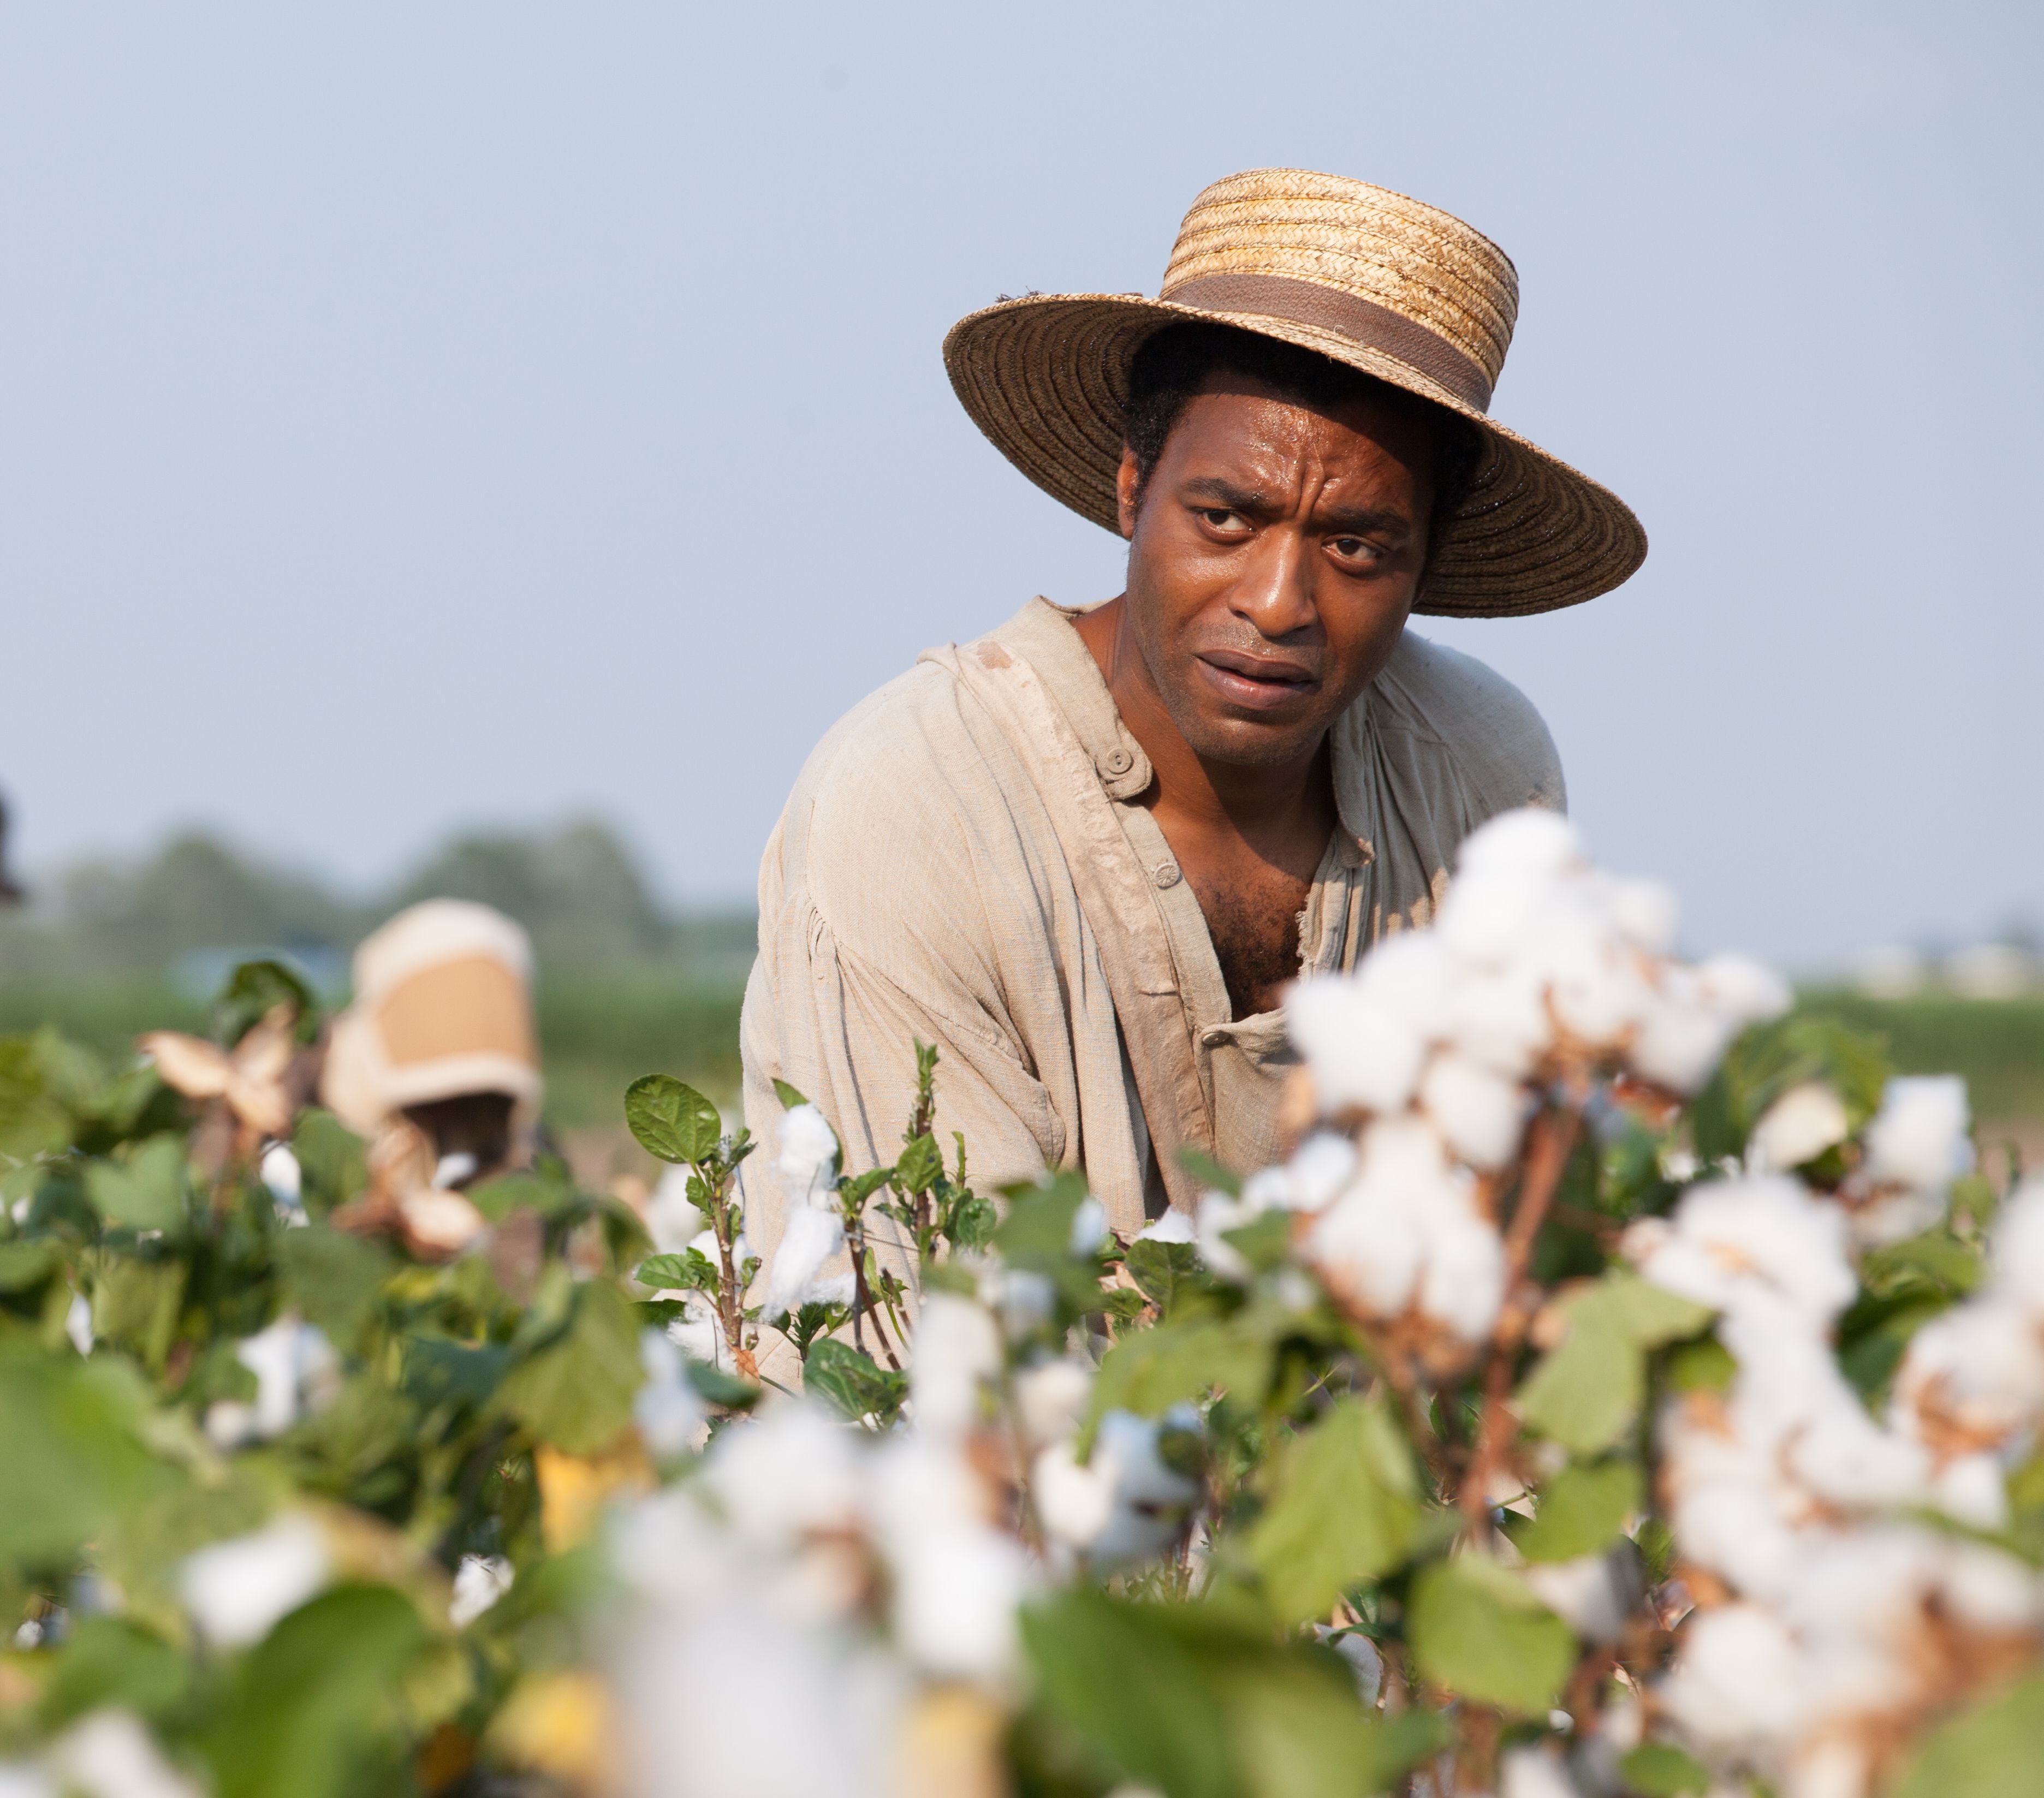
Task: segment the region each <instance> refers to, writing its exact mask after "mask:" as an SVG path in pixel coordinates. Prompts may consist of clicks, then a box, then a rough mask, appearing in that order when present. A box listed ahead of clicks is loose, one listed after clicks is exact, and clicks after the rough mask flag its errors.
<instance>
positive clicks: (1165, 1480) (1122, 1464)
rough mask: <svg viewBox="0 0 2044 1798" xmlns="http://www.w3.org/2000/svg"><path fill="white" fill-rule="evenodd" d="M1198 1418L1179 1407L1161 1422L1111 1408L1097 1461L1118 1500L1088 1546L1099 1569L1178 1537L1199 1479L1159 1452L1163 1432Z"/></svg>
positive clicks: (1140, 1556)
mask: <svg viewBox="0 0 2044 1798" xmlns="http://www.w3.org/2000/svg"><path fill="white" fill-rule="evenodd" d="M1197 1424H1198V1418H1197V1415H1196V1414H1195V1413H1194V1412H1193V1411H1192V1410H1191V1409H1190V1408H1189V1407H1188V1406H1182V1405H1181V1406H1178V1407H1176V1408H1174V1410H1173V1411H1172V1412H1169V1413H1167V1414H1166V1416H1164V1417H1163V1418H1162V1420H1158V1419H1155V1418H1149V1417H1138V1416H1135V1415H1134V1414H1133V1413H1131V1412H1126V1411H1110V1412H1108V1414H1107V1415H1106V1416H1105V1417H1103V1418H1102V1419H1101V1420H1100V1430H1099V1432H1098V1434H1097V1435H1096V1436H1095V1438H1094V1440H1093V1466H1094V1467H1095V1468H1097V1470H1099V1471H1100V1473H1101V1475H1102V1476H1103V1477H1105V1479H1106V1480H1107V1481H1108V1486H1109V1489H1110V1490H1111V1491H1112V1494H1113V1503H1112V1506H1111V1508H1110V1509H1109V1511H1108V1518H1107V1523H1106V1525H1105V1527H1104V1528H1103V1529H1102V1530H1101V1531H1100V1533H1099V1534H1098V1535H1096V1536H1095V1537H1094V1538H1093V1540H1092V1541H1091V1542H1090V1543H1088V1544H1087V1545H1086V1559H1087V1561H1088V1562H1089V1564H1090V1565H1091V1566H1092V1568H1093V1571H1094V1572H1095V1573H1112V1572H1115V1571H1116V1569H1120V1568H1124V1567H1130V1566H1135V1564H1136V1563H1137V1562H1142V1561H1147V1560H1149V1559H1151V1558H1153V1557H1154V1556H1156V1555H1158V1554H1162V1553H1163V1552H1164V1550H1166V1549H1167V1548H1168V1547H1170V1545H1171V1544H1172V1543H1174V1542H1175V1541H1176V1540H1177V1539H1178V1532H1179V1531H1181V1529H1183V1528H1184V1527H1185V1519H1186V1518H1187V1517H1188V1516H1190V1515H1191V1513H1192V1509H1193V1506H1194V1505H1195V1504H1197V1503H1198V1502H1199V1496H1200V1488H1199V1485H1198V1482H1197V1481H1194V1480H1190V1479H1188V1478H1187V1477H1185V1475H1184V1474H1182V1473H1179V1472H1178V1470H1176V1469H1175V1468H1173V1467H1171V1466H1167V1465H1166V1462H1164V1460H1163V1458H1162V1456H1161V1455H1159V1454H1158V1452H1157V1448H1158V1437H1159V1436H1160V1435H1161V1434H1162V1431H1163V1430H1164V1429H1166V1428H1167V1427H1170V1428H1177V1429H1181V1430H1182V1429H1188V1428H1196V1427H1197Z"/></svg>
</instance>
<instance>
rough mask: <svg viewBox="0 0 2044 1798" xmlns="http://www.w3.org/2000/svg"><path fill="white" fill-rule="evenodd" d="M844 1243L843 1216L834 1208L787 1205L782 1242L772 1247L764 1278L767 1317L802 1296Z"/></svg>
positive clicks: (779, 1313) (785, 1309) (797, 1302)
mask: <svg viewBox="0 0 2044 1798" xmlns="http://www.w3.org/2000/svg"><path fill="white" fill-rule="evenodd" d="M843 1247H844V1220H843V1218H841V1217H840V1216H838V1214H837V1213H836V1212H834V1211H820V1210H818V1209H817V1208H816V1207H815V1206H814V1205H790V1207H789V1208H788V1218H787V1227H786V1229H785V1230H783V1231H782V1235H781V1246H780V1247H778V1249H776V1250H775V1251H774V1267H773V1271H772V1272H771V1274H770V1275H769V1276H768V1277H767V1311H766V1315H767V1316H768V1317H769V1318H774V1317H778V1316H781V1315H782V1313H783V1312H786V1311H787V1310H789V1309H790V1308H792V1307H793V1306H794V1305H796V1304H799V1303H800V1302H801V1297H802V1293H803V1292H804V1290H805V1289H806V1288H807V1287H808V1286H809V1282H810V1281H813V1280H814V1279H815V1278H816V1276H817V1274H820V1273H821V1272H822V1271H823V1268H824V1263H825V1262H828V1261H829V1260H830V1259H831V1258H832V1256H833V1255H835V1254H836V1253H837V1252H838V1251H839V1250H840V1249H841V1248H843Z"/></svg>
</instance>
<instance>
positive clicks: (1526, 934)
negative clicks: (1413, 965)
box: [1434, 874, 1552, 973]
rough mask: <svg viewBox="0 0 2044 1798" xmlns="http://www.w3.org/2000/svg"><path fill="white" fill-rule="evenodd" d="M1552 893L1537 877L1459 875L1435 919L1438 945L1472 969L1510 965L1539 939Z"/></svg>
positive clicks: (1500, 968) (1491, 969) (1493, 969)
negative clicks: (1529, 878)
mask: <svg viewBox="0 0 2044 1798" xmlns="http://www.w3.org/2000/svg"><path fill="white" fill-rule="evenodd" d="M1550 897H1552V894H1551V890H1550V887H1549V886H1548V885H1547V884H1546V882H1541V881H1535V880H1528V879H1519V878H1512V877H1482V878H1479V877H1475V876H1471V875H1468V874H1463V875H1460V876H1458V878H1456V879H1455V881H1454V883H1453V884H1452V885H1451V886H1450V887H1449V888H1448V891H1447V897H1445V898H1444V899H1443V900H1442V901H1441V909H1440V910H1439V912H1438V913H1436V914H1435V919H1434V934H1435V935H1436V936H1438V937H1439V939H1440V941H1441V943H1442V945H1443V947H1445V948H1447V950H1448V951H1449V952H1450V954H1452V955H1454V956H1456V957H1457V958H1458V959H1459V960H1461V961H1462V962H1465V963H1466V964H1468V966H1470V968H1471V969H1473V970H1485V971H1489V972H1493V973H1494V972H1496V971H1497V970H1502V969H1505V968H1508V967H1510V966H1512V964H1513V963H1514V962H1517V961H1518V960H1519V959H1520V958H1521V957H1523V956H1524V955H1526V954H1527V952H1528V951H1529V950H1530V949H1531V947H1533V946H1534V945H1535V943H1537V942H1538V941H1539V936H1540V930H1541V924H1542V920H1543V915H1544V913H1545V912H1546V909H1547V905H1548V901H1549V900H1550Z"/></svg>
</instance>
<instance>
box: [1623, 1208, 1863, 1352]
mask: <svg viewBox="0 0 2044 1798" xmlns="http://www.w3.org/2000/svg"><path fill="white" fill-rule="evenodd" d="M1673 1223H1674V1226H1675V1235H1674V1237H1673V1239H1670V1240H1669V1241H1668V1242H1667V1243H1666V1244H1665V1245H1664V1246H1663V1247H1662V1248H1660V1249H1658V1250H1657V1251H1655V1252H1654V1254H1651V1255H1650V1257H1649V1258H1647V1260H1646V1262H1645V1263H1644V1264H1643V1265H1642V1266H1641V1268H1640V1272H1641V1273H1642V1274H1644V1275H1645V1276H1646V1278H1647V1279H1648V1280H1650V1281H1653V1282H1654V1284H1655V1285H1660V1286H1666V1288H1667V1289H1669V1291H1670V1292H1675V1293H1681V1294H1682V1296H1683V1297H1686V1298H1692V1299H1695V1300H1696V1301H1697V1302H1698V1303H1699V1304H1708V1305H1713V1306H1717V1307H1719V1308H1722V1307H1723V1306H1724V1305H1726V1304H1730V1303H1732V1302H1733V1301H1734V1300H1735V1299H1736V1298H1737V1297H1739V1293H1740V1288H1741V1284H1742V1282H1743V1281H1747V1280H1752V1281H1758V1282H1761V1283H1762V1284H1764V1285H1766V1286H1768V1287H1770V1288H1772V1289H1773V1290H1774V1291H1775V1292H1776V1293H1779V1294H1780V1295H1781V1297H1785V1298H1786V1299H1787V1300H1789V1302H1790V1303H1791V1304H1793V1305H1794V1306H1795V1307H1796V1309H1797V1310H1798V1312H1800V1313H1801V1314H1802V1315H1803V1316H1804V1317H1806V1318H1808V1319H1809V1320H1812V1321H1814V1322H1819V1323H1825V1324H1828V1323H1829V1322H1830V1321H1831V1319H1833V1318H1834V1317H1835V1316H1837V1315H1838V1313H1839V1312H1841V1311H1842V1310H1843V1309H1844V1308H1846V1305H1848V1304H1850V1303H1851V1302H1852V1298H1853V1295H1854V1293H1855V1292H1857V1291H1858V1280H1857V1278H1856V1277H1854V1274H1853V1270H1852V1266H1851V1264H1850V1262H1849V1261H1848V1260H1847V1258H1846V1220H1845V1213H1844V1212H1842V1210H1841V1209H1840V1208H1839V1207H1838V1206H1837V1205H1835V1204H1831V1202H1830V1201H1827V1200H1820V1199H1817V1198H1815V1197H1812V1195H1811V1194H1810V1193H1809V1192H1808V1190H1807V1189H1805V1188H1804V1187H1803V1186H1802V1185H1800V1184H1799V1183H1798V1182H1796V1181H1794V1180H1792V1179H1790V1178H1788V1177H1787V1176H1786V1175H1784V1174H1761V1175H1756V1176H1753V1177H1750V1178H1745V1179H1740V1180H1714V1181H1708V1182H1707V1183H1706V1184H1704V1185H1700V1186H1692V1187H1691V1188H1690V1189H1689V1191H1688V1192H1686V1193H1684V1194H1683V1196H1682V1198H1681V1202H1680V1203H1679V1204H1677V1206H1676V1208H1675V1212H1674V1217H1673Z"/></svg>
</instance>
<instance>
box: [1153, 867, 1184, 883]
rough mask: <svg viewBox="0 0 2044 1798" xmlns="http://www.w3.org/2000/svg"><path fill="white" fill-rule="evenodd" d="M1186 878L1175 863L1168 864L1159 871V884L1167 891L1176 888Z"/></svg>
mask: <svg viewBox="0 0 2044 1798" xmlns="http://www.w3.org/2000/svg"><path fill="white" fill-rule="evenodd" d="M1184 878H1185V876H1184V875H1183V874H1180V873H1179V872H1178V864H1177V863H1175V862H1166V863H1164V864H1163V865H1162V866H1161V867H1159V868H1158V870H1157V884H1158V886H1161V887H1164V888H1166V889H1169V888H1171V887H1174V886H1177V885H1178V882H1180V881H1181V880H1182V879H1184Z"/></svg>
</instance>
